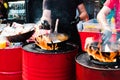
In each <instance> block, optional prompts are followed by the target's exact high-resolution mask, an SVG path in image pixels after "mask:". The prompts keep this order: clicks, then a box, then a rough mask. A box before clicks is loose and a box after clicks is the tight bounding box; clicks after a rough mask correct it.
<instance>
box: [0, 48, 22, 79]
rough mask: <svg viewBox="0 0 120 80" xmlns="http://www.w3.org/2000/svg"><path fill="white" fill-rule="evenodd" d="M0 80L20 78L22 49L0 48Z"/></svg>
mask: <svg viewBox="0 0 120 80" xmlns="http://www.w3.org/2000/svg"><path fill="white" fill-rule="evenodd" d="M0 80H22V49H21V48H8V49H0Z"/></svg>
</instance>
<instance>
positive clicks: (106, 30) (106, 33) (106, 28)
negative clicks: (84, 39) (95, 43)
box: [97, 6, 112, 45]
mask: <svg viewBox="0 0 120 80" xmlns="http://www.w3.org/2000/svg"><path fill="white" fill-rule="evenodd" d="M110 11H111V9H110V8H108V7H107V6H103V8H102V9H101V10H100V12H99V13H98V14H97V20H98V22H99V23H100V24H101V26H102V28H103V34H102V45H106V43H107V42H109V40H110V38H111V36H112V30H111V27H110V25H109V24H108V23H107V18H106V17H107V15H108V14H109V13H110Z"/></svg>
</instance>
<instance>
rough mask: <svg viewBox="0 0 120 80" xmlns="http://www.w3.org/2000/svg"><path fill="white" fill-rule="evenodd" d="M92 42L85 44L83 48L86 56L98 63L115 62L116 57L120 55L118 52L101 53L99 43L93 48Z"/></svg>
mask: <svg viewBox="0 0 120 80" xmlns="http://www.w3.org/2000/svg"><path fill="white" fill-rule="evenodd" d="M91 40H92V39H91ZM87 41H88V40H87ZM92 42H93V41H90V42H87V43H86V46H85V50H86V52H87V53H88V55H90V56H92V57H93V58H94V59H96V60H98V61H100V62H116V57H117V56H119V54H120V53H119V52H102V51H101V47H102V46H101V43H100V42H98V44H97V45H95V46H94V45H92Z"/></svg>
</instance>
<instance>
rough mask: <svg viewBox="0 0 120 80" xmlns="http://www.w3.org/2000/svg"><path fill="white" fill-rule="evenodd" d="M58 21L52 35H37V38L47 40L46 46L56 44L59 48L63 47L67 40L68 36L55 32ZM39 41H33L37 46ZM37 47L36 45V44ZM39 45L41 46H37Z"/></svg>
mask: <svg viewBox="0 0 120 80" xmlns="http://www.w3.org/2000/svg"><path fill="white" fill-rule="evenodd" d="M58 21H59V20H58V19H57V20H56V25H55V30H54V32H53V33H49V34H42V35H39V36H38V37H41V36H46V37H47V38H49V40H50V41H49V42H47V44H48V45H49V46H54V45H56V44H57V46H59V47H61V46H63V45H65V43H66V41H67V40H68V39H69V36H68V35H67V34H65V33H58V32H57V26H58ZM38 42H39V41H37V39H35V43H36V44H37V43H38ZM37 45H38V44H37ZM39 45H41V44H39Z"/></svg>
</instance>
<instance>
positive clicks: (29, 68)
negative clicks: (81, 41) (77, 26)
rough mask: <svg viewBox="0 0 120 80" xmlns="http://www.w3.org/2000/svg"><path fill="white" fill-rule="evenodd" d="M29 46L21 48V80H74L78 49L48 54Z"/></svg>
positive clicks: (48, 52)
mask: <svg viewBox="0 0 120 80" xmlns="http://www.w3.org/2000/svg"><path fill="white" fill-rule="evenodd" d="M31 45H32V44H28V45H26V46H24V47H23V74H22V77H23V80H75V55H76V54H77V53H78V48H76V47H75V46H73V47H74V49H72V50H69V51H60V52H56V51H55V52H54V51H52V52H50V51H44V50H39V49H38V48H33V47H31ZM28 49H29V50H28Z"/></svg>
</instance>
